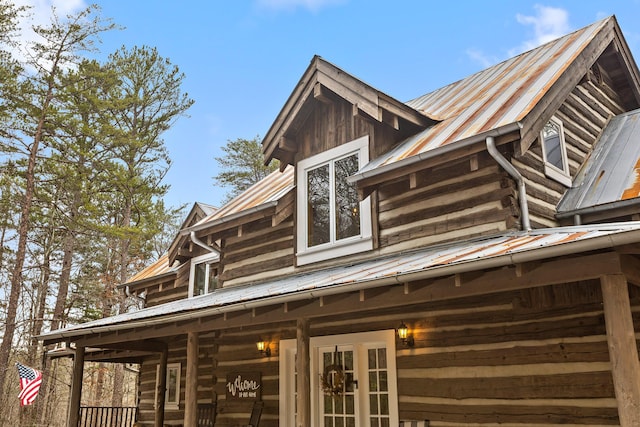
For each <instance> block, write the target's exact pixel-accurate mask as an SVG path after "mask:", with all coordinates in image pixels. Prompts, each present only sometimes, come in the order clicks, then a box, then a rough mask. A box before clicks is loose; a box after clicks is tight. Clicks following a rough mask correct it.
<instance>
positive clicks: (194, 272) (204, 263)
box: [189, 253, 220, 297]
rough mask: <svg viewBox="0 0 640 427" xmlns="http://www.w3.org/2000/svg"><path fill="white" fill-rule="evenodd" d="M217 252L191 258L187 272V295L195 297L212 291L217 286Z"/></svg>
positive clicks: (218, 258)
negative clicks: (188, 271) (189, 268)
mask: <svg viewBox="0 0 640 427" xmlns="http://www.w3.org/2000/svg"><path fill="white" fill-rule="evenodd" d="M219 260H220V257H219V255H218V254H217V253H211V254H206V255H201V256H198V257H195V258H192V259H191V271H190V273H189V297H197V296H198V295H205V294H208V293H210V292H213V291H214V290H216V289H217V288H218V267H217V265H218V261H219Z"/></svg>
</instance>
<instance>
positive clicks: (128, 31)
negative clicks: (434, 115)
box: [18, 0, 640, 206]
mask: <svg viewBox="0 0 640 427" xmlns="http://www.w3.org/2000/svg"><path fill="white" fill-rule="evenodd" d="M18 3H27V4H31V5H33V6H34V8H35V9H34V11H35V15H34V19H35V20H42V19H46V16H47V14H48V12H49V10H50V6H51V5H52V4H55V5H56V7H57V9H58V10H59V12H60V13H61V14H62V13H65V12H71V11H76V10H79V9H81V8H83V7H85V6H86V5H87V4H88V3H87V2H83V0H18ZM96 3H97V4H98V5H100V7H101V8H102V14H103V16H105V17H110V18H112V19H113V21H114V22H115V23H117V24H119V25H121V26H123V27H125V29H123V30H121V31H114V32H111V33H108V34H105V35H103V37H102V41H103V43H102V45H101V47H100V49H101V51H102V52H103V53H104V56H105V57H106V55H108V54H109V53H111V52H113V51H115V50H116V49H117V48H119V47H120V46H122V45H125V46H127V47H131V46H134V45H138V46H142V45H147V46H154V47H156V48H157V49H158V51H159V53H160V54H161V55H162V56H164V57H167V58H169V59H170V60H171V62H172V63H173V64H175V65H177V66H178V67H179V68H180V70H181V71H183V72H184V73H185V74H186V79H185V81H184V86H183V87H184V90H185V91H186V92H188V93H189V95H190V96H191V97H192V98H193V99H194V100H195V104H194V106H193V107H192V108H191V109H190V110H189V116H190V117H183V118H181V119H180V120H179V121H178V122H177V123H176V124H175V125H174V127H173V128H172V129H171V130H169V131H168V132H167V133H166V134H165V135H164V139H165V141H166V143H167V147H168V149H169V154H170V157H171V159H172V161H173V163H172V166H171V169H170V171H169V173H168V174H167V178H166V179H167V183H168V184H170V185H171V190H170V191H169V194H168V195H167V197H166V199H165V200H166V202H167V204H169V205H172V206H178V205H181V204H187V205H188V206H191V205H192V204H193V203H194V202H196V201H198V202H204V203H209V204H213V205H219V204H220V203H221V202H222V200H223V199H224V195H225V192H226V189H224V188H216V187H215V186H214V182H213V179H212V177H213V176H214V175H215V174H216V173H217V172H218V169H217V163H216V161H215V157H219V156H221V155H223V152H222V151H221V150H220V147H221V146H224V145H225V144H226V143H227V141H228V140H233V139H236V138H247V139H249V138H253V137H255V136H258V135H260V136H264V135H265V133H266V132H267V130H268V129H269V126H270V125H271V123H272V122H273V120H274V119H275V117H276V115H277V114H278V112H279V111H280V109H281V108H282V106H283V105H284V103H285V101H286V100H287V98H288V96H289V95H290V94H291V92H292V91H293V89H294V88H295V85H296V84H297V82H298V80H299V78H300V77H301V75H302V73H303V72H304V70H305V69H306V67H307V66H308V64H309V62H310V60H311V59H312V57H313V55H316V54H317V55H320V56H322V57H323V58H324V59H326V60H327V61H329V62H331V63H333V64H335V65H336V66H338V67H340V68H342V69H343V70H345V71H346V72H348V73H350V74H352V75H354V76H355V77H357V78H360V79H361V80H363V81H365V82H366V83H368V84H370V85H371V86H373V87H375V88H377V89H379V90H381V91H383V92H385V93H387V94H388V95H390V96H392V97H394V98H396V99H399V100H401V101H408V100H410V99H412V98H415V97H418V96H420V95H423V94H425V93H428V92H430V91H432V90H434V89H437V88H439V87H441V86H444V85H446V84H449V83H452V82H454V81H457V80H459V79H461V78H464V77H466V76H468V75H470V74H472V73H474V72H476V71H479V70H481V69H484V68H486V67H488V66H491V65H493V64H496V63H498V62H500V61H502V60H504V59H507V58H509V57H511V56H514V55H517V54H519V53H521V52H523V51H525V50H528V49H530V48H533V47H535V46H538V45H540V44H542V43H544V42H545V41H549V40H551V39H553V38H556V37H559V36H562V35H564V34H566V33H569V32H571V31H573V30H576V29H578V28H581V27H583V26H586V25H588V24H590V23H592V22H594V21H596V20H599V19H602V18H605V17H607V16H610V15H616V17H617V19H618V22H619V24H620V26H621V28H622V31H623V33H624V35H625V37H626V40H627V42H628V44H629V46H630V47H631V51H632V53H633V54H634V56H635V58H636V61H638V60H640V26H639V25H638V24H639V23H640V0H620V1H614V0H611V1H608V2H602V1H591V0H581V1H555V2H540V3H536V2H526V1H511V0H509V1H507V0H503V1H497V0H485V1H448V2H441V1H438V2H435V1H428V0H398V1H394V2H391V1H382V0H233V1H231V0H227V1H222V0H181V1H177V0H173V1H170V0H129V1H125V0H97V1H96Z"/></svg>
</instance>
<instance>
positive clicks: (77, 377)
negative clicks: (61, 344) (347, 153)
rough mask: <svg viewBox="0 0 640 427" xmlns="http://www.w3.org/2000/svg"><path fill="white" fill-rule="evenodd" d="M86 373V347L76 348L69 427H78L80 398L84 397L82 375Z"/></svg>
mask: <svg viewBox="0 0 640 427" xmlns="http://www.w3.org/2000/svg"><path fill="white" fill-rule="evenodd" d="M83 373H84V347H81V346H78V347H76V351H75V355H74V356H73V377H72V379H71V396H70V402H69V416H68V418H67V420H68V424H67V426H68V427H78V421H79V418H80V398H81V396H82V375H83Z"/></svg>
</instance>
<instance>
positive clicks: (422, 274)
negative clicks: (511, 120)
mask: <svg viewBox="0 0 640 427" xmlns="http://www.w3.org/2000/svg"><path fill="white" fill-rule="evenodd" d="M638 242H640V230H639V229H636V230H632V231H625V232H620V233H615V234H609V235H606V236H599V237H594V238H591V239H585V240H577V241H572V242H566V243H561V244H558V245H553V246H546V247H542V248H538V249H533V250H529V251H523V252H515V253H512V254H504V255H498V256H495V257H491V258H481V259H478V260H473V261H466V262H461V263H458V264H452V265H444V266H439V267H432V268H428V269H425V270H421V271H416V272H411V273H400V274H396V275H395V276H387V277H383V278H378V279H371V280H364V281H361V282H356V283H353V282H351V283H343V284H339V285H333V286H327V287H325V288H321V289H314V290H309V291H304V292H295V293H290V294H285V295H276V296H271V297H266V298H259V299H255V300H252V301H247V302H240V303H236V304H229V305H225V306H218V307H209V308H204V309H194V310H191V311H188V312H181V313H175V314H170V315H159V316H157V317H154V318H149V319H140V320H137V321H127V322H123V323H119V324H114V325H105V326H97V327H93V328H92V327H89V328H86V329H73V330H66V331H59V332H55V331H53V332H49V333H47V334H42V335H38V336H37V337H36V338H38V339H41V340H47V341H52V340H58V341H63V340H64V339H71V338H73V337H79V336H84V335H87V334H98V333H103V332H114V331H119V330H125V329H135V328H139V327H146V326H155V325H160V324H163V323H167V322H180V321H185V320H192V319H196V318H201V317H209V316H214V315H221V314H224V313H231V312H235V311H240V310H250V309H253V308H259V307H265V306H268V305H273V304H284V303H287V302H294V301H301V300H304V299H313V298H318V297H321V296H330V295H336V294H340V293H342V292H353V291H360V290H366V289H373V288H378V287H382V286H389V285H396V284H403V283H406V282H411V281H416V280H425V279H433V278H437V277H444V276H450V275H454V274H462V273H468V272H472V271H479V270H484V269H491V268H498V267H505V266H510V265H516V264H521V263H526V262H531V261H539V260H542V259H547V258H555V257H559V256H564V255H574V254H576V253H580V252H588V251H593V250H599V249H607V248H613V247H616V246H622V245H627V244H631V243H638ZM79 327H81V326H79Z"/></svg>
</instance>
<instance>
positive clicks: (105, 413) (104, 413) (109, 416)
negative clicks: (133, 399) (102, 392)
mask: <svg viewBox="0 0 640 427" xmlns="http://www.w3.org/2000/svg"><path fill="white" fill-rule="evenodd" d="M136 415H137V408H136V407H135V406H120V407H108V406H82V407H80V418H79V419H78V427H133V425H134V423H135V422H136Z"/></svg>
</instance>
